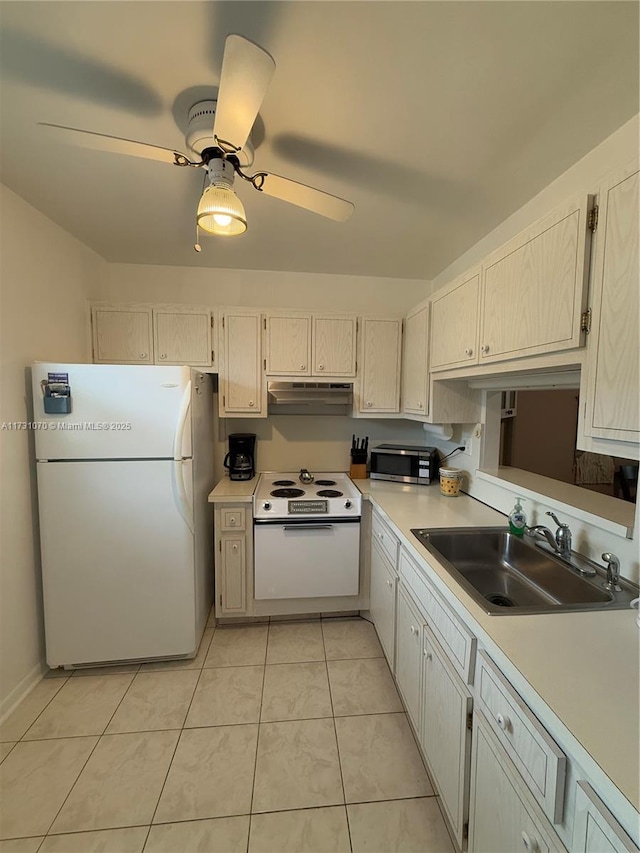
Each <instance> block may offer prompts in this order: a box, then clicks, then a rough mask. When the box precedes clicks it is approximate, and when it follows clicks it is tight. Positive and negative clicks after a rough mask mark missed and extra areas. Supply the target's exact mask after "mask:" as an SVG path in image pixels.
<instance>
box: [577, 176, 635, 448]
mask: <svg viewBox="0 0 640 853" xmlns="http://www.w3.org/2000/svg"><path fill="white" fill-rule="evenodd" d="M638 182H639V173H638V171H637V169H636V171H633V172H631V170H627V171H626V172H625V173H622V174H618V175H616V176H614V177H613V178H612V179H611V180H610V181H609V182H608V184H606V185H605V186H604V187H602V189H601V191H600V212H599V220H600V221H599V223H598V230H597V232H596V272H595V277H594V278H595V284H594V304H593V322H592V332H591V334H590V336H589V341H588V348H589V356H590V358H589V365H588V371H587V375H588V380H589V381H588V387H587V388H586V389H585V390H586V415H585V433H586V434H587V435H590V436H593V437H595V438H605V439H614V440H616V439H617V440H618V441H632V442H636V443H637V442H638V441H639V440H640V400H639V397H638V387H639V385H640V375H639V370H638V368H639V364H638V350H639V349H640V339H639V335H638V312H639V311H640V307H639V299H638V292H639V289H640V278H639V276H640V272H639V270H638V229H639V228H640V223H639V222H638ZM619 455H624V453H622V452H621V453H620V454H619ZM636 458H637V457H636Z"/></svg>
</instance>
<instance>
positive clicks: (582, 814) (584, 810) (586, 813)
mask: <svg viewBox="0 0 640 853" xmlns="http://www.w3.org/2000/svg"><path fill="white" fill-rule="evenodd" d="M573 849H574V850H575V853H638V848H637V847H636V845H635V844H634V843H633V841H632V840H631V839H630V838H629V836H628V835H627V833H626V832H625V831H624V829H623V828H622V827H621V826H620V824H619V823H618V821H617V820H616V819H615V817H614V816H613V815H612V814H611V812H610V811H609V809H608V808H607V807H606V806H605V804H604V803H603V802H602V800H601V799H600V797H599V796H598V795H597V794H596V792H595V791H594V790H593V788H592V787H591V785H589V783H588V782H584V781H582V780H580V781H578V787H577V792H576V819H575V823H574V825H573Z"/></svg>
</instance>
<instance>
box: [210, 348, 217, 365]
mask: <svg viewBox="0 0 640 853" xmlns="http://www.w3.org/2000/svg"><path fill="white" fill-rule="evenodd" d="M215 360H216V354H215V350H211V363H212V364H213V363H214V362H215Z"/></svg>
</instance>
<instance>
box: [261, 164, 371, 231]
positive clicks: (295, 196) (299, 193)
mask: <svg viewBox="0 0 640 853" xmlns="http://www.w3.org/2000/svg"><path fill="white" fill-rule="evenodd" d="M264 174H265V179H264V183H263V184H262V192H264V193H266V194H267V195H270V196H272V197H273V198H279V199H282V201H288V202H289V203H290V204H297V205H298V207H304V208H305V209H306V210H311V211H313V213H319V214H320V216H326V217H327V218H328V219H333V220H335V221H336V222H345V221H346V220H347V219H348V218H349V217H350V216H351V214H352V213H353V211H354V206H353V204H351V202H350V201H345V200H344V199H343V198H338V196H335V195H329V193H323V192H322V191H321V190H315V189H314V188H313V187H308V186H307V185H306V184H299V183H298V182H297V181H291V180H289V178H281V177H280V176H279V175H272V174H270V173H268V172H267V173H264Z"/></svg>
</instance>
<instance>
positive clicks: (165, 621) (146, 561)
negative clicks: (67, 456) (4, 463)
mask: <svg viewBox="0 0 640 853" xmlns="http://www.w3.org/2000/svg"><path fill="white" fill-rule="evenodd" d="M179 464H180V465H181V466H182V467H185V466H186V467H187V469H188V468H189V466H190V465H191V462H190V461H186V462H183V463H179ZM177 467H178V465H176V463H173V462H172V461H164V462H161V461H147V460H145V461H139V462H128V461H123V462H40V463H38V465H37V468H38V500H39V505H40V538H41V544H42V581H43V590H44V614H45V637H46V657H47V663H48V664H49V666H52V667H55V666H61V665H73V664H80V663H94V662H98V661H119V660H130V659H138V658H153V657H161V656H172V655H189V654H192V653H194V652H195V649H196V646H197V643H198V641H199V639H200V638H199V636H197V631H196V619H195V587H194V547H193V535H192V533H191V531H190V530H189V527H188V525H187V524H186V522H185V520H184V518H183V515H182V514H181V511H180V507H179V504H178V489H177V486H176V468H177ZM184 474H185V476H184V481H185V483H186V484H187V487H188V484H189V483H190V482H191V472H190V470H186V471H185V472H184ZM187 499H188V500H192V496H191V495H189V494H187ZM182 509H183V511H184V508H182Z"/></svg>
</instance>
